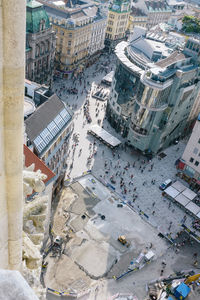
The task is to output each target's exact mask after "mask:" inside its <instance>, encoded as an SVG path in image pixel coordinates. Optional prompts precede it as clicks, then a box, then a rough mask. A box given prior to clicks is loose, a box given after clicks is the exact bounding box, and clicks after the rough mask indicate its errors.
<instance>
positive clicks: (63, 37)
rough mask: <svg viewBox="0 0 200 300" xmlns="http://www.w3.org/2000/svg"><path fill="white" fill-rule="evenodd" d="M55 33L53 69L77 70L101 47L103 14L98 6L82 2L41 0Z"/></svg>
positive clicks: (99, 50)
mask: <svg viewBox="0 0 200 300" xmlns="http://www.w3.org/2000/svg"><path fill="white" fill-rule="evenodd" d="M42 3H44V7H45V10H46V12H47V14H48V15H49V18H50V20H51V22H52V25H53V29H54V30H55V32H56V36H57V39H56V55H55V66H56V70H57V71H59V72H61V73H62V74H65V75H66V76H67V75H68V74H71V73H78V72H80V71H81V70H82V69H83V68H84V67H85V66H87V64H89V63H90V62H91V60H92V59H93V55H95V54H99V53H100V52H101V50H102V49H103V48H104V39H105V30H106V23H107V16H106V15H105V14H104V13H103V12H102V10H101V6H100V4H98V3H94V2H92V1H89V0H85V1H75V0H73V1H65V2H63V1H53V2H52V1H50V0H49V1H45V2H44V1H42Z"/></svg>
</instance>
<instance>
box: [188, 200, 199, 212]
mask: <svg viewBox="0 0 200 300" xmlns="http://www.w3.org/2000/svg"><path fill="white" fill-rule="evenodd" d="M185 208H186V209H187V210H189V211H190V212H192V213H193V214H194V215H197V214H198V213H199V212H200V207H199V206H198V205H196V204H195V203H193V202H190V203H188V204H187V205H186V207H185Z"/></svg>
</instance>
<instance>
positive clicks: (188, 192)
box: [182, 188, 197, 200]
mask: <svg viewBox="0 0 200 300" xmlns="http://www.w3.org/2000/svg"><path fill="white" fill-rule="evenodd" d="M182 194H183V195H184V196H186V197H187V198H188V199H190V200H193V199H194V198H195V197H196V196H197V194H195V193H194V192H193V191H192V190H190V189H188V188H186V189H185V190H184V191H183V192H182Z"/></svg>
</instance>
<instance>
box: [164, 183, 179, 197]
mask: <svg viewBox="0 0 200 300" xmlns="http://www.w3.org/2000/svg"><path fill="white" fill-rule="evenodd" d="M165 193H166V194H167V195H169V196H170V197H172V198H176V196H178V195H179V194H180V192H179V191H177V190H176V189H175V188H173V187H172V186H169V187H168V188H166V190H165Z"/></svg>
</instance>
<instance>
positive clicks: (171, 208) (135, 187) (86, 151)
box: [54, 56, 191, 300]
mask: <svg viewBox="0 0 200 300" xmlns="http://www.w3.org/2000/svg"><path fill="white" fill-rule="evenodd" d="M114 63H115V59H114V56H112V57H111V58H108V57H107V58H105V56H104V57H101V59H100V61H99V62H98V63H96V64H95V65H93V66H91V67H90V68H88V69H87V70H86V71H85V73H84V79H82V80H81V81H79V79H77V80H76V81H74V82H73V80H72V79H68V80H66V79H65V80H61V79H59V80H56V81H55V83H54V90H55V91H56V92H57V94H58V96H60V98H61V99H62V100H63V101H64V102H65V103H66V104H68V105H69V106H70V107H71V108H72V109H73V110H74V113H75V116H74V132H73V133H75V134H78V137H79V138H78V139H79V141H78V143H77V145H76V146H75V144H76V142H75V141H74V139H73V135H72V137H71V139H70V146H69V153H68V159H67V164H68V168H67V170H66V178H70V179H73V178H75V177H77V176H81V175H82V174H83V172H85V171H87V170H89V169H90V170H92V173H93V175H94V176H96V177H97V178H102V179H104V180H105V181H106V182H109V183H111V182H110V177H111V176H113V177H114V180H115V181H116V183H115V184H113V186H115V188H116V192H118V193H119V194H120V195H121V197H122V198H123V199H124V200H125V201H131V203H132V205H133V207H134V209H135V210H136V211H140V210H141V211H142V212H144V213H145V214H146V215H147V217H146V220H148V222H150V223H151V224H152V225H153V226H155V227H157V228H158V230H159V231H161V232H163V233H171V235H172V237H174V236H175V235H176V233H177V232H178V231H180V223H181V220H182V219H183V217H184V215H185V212H184V211H183V210H182V209H181V208H179V207H178V206H176V205H175V204H173V203H172V204H169V200H165V199H164V198H163V197H162V192H161V191H160V190H159V185H160V184H161V183H162V182H163V181H165V180H166V179H168V178H170V179H172V180H173V181H174V180H176V179H177V178H176V172H177V171H176V168H175V161H176V160H177V159H178V158H179V157H181V155H182V153H183V150H184V148H185V145H186V141H181V142H179V144H178V145H172V146H171V147H169V148H168V149H166V150H164V151H163V152H164V153H165V154H166V156H165V157H164V158H162V159H159V157H158V156H156V157H154V158H153V159H152V160H151V161H150V162H147V159H146V158H144V157H143V156H141V155H139V154H138V153H136V152H132V151H131V149H129V148H127V149H124V146H120V147H119V148H118V149H117V150H115V152H112V150H111V149H109V148H108V147H107V146H105V145H104V144H102V143H100V142H99V141H98V140H96V139H94V138H93V137H92V136H90V135H88V134H87V130H88V129H89V128H90V127H91V125H93V124H97V120H98V119H100V120H101V125H103V127H104V129H105V130H107V131H108V132H109V133H111V134H113V135H114V136H116V137H117V138H119V139H120V140H121V141H122V144H123V143H124V140H123V139H122V137H121V136H119V135H118V134H117V133H116V132H115V131H114V129H113V128H112V127H111V126H110V125H109V123H108V122H107V120H106V117H105V109H106V107H105V106H106V102H101V101H99V100H96V99H94V98H92V97H91V91H90V93H88V96H87V92H86V89H87V91H89V90H90V88H91V89H93V88H94V86H95V85H96V84H98V83H100V81H101V79H102V77H103V76H105V74H106V73H107V72H109V71H111V70H113V69H114ZM103 64H105V67H104V69H103V67H102V65H103ZM99 70H100V71H99ZM105 70H106V71H105ZM84 80H85V83H84ZM84 85H85V87H84ZM69 88H77V90H78V95H69V93H68V92H67V89H69ZM87 97H88V99H89V113H90V115H91V118H92V122H91V123H87V121H86V119H85V117H84V112H83V104H84V103H85V101H86V99H87ZM97 113H98V116H96V114H97ZM94 142H95V144H94ZM95 152H96V154H95V155H94V153H95ZM89 156H92V159H91V164H90V165H88V163H87V159H88V157H89ZM72 162H73V168H70V165H71V164H72ZM152 180H154V181H155V184H152ZM120 184H121V187H120ZM122 184H123V186H122ZM184 184H185V183H184ZM134 199H135V200H134ZM133 200H134V202H133ZM190 223H191V217H189V216H187V219H186V222H185V224H186V225H187V224H190ZM170 224H171V225H170ZM170 253H171V252H170ZM170 255H171V257H172V260H173V259H174V252H173V253H172V254H170ZM152 268H153V267H152ZM155 268H156V266H155ZM181 268H182V269H183V268H184V263H183V267H182V266H181V267H180V269H181ZM172 269H173V268H172ZM142 274H143V276H144V277H142V275H141V276H139V277H141V281H142V282H143V281H144V280H145V278H146V276H145V275H144V271H142ZM151 275H152V274H151ZM157 275H158V274H157ZM157 275H156V276H157ZM135 280H136V278H135ZM146 280H148V279H147V278H146ZM128 283H129V284H130V279H129V280H128V281H127V284H125V285H124V288H122V286H123V284H119V285H118V287H119V286H120V287H121V288H122V289H123V290H124V291H127V292H130V291H132V290H133V288H132V287H131V288H130V287H129V286H128ZM103 286H104V287H105V286H106V288H107V289H108V286H109V284H108V285H107V284H106V285H103ZM111 287H112V288H111V290H112V291H113V292H118V291H119V290H117V288H116V286H114V285H113V286H112V284H111ZM134 289H135V287H134ZM143 289H144V286H143ZM141 291H142V288H141V290H140V292H141ZM137 296H138V295H137ZM101 297H102V294H101ZM101 297H100V296H99V298H98V297H97V296H96V295H95V298H91V299H101V300H102V299H104V298H101ZM105 299H106V298H105ZM139 299H143V298H139Z"/></svg>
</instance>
